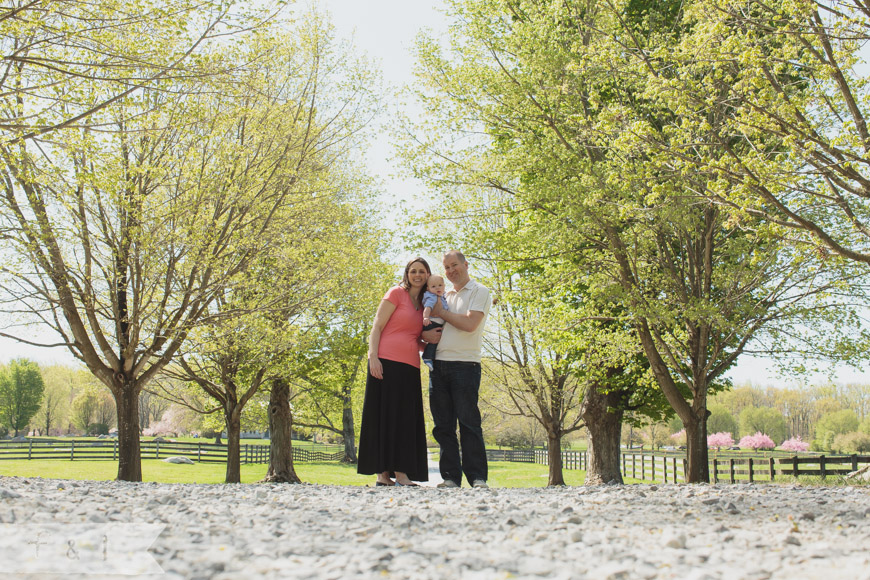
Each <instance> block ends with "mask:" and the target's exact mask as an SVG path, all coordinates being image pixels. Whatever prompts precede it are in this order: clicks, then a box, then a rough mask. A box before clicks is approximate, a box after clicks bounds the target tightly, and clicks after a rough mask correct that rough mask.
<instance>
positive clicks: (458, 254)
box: [441, 250, 468, 262]
mask: <svg viewBox="0 0 870 580" xmlns="http://www.w3.org/2000/svg"><path fill="white" fill-rule="evenodd" d="M450 255H453V256H456V258H457V259H459V261H460V262H467V261H468V260H466V259H465V254H463V253H462V252H460V251H459V250H448V251H446V252H444V258H446V257H447V256H450ZM444 258H441V259H442V260H443V259H444Z"/></svg>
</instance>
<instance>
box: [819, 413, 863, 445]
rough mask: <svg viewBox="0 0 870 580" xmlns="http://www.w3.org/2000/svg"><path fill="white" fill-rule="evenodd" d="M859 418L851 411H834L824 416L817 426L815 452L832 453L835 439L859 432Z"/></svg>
mask: <svg viewBox="0 0 870 580" xmlns="http://www.w3.org/2000/svg"><path fill="white" fill-rule="evenodd" d="M858 426H859V423H858V416H857V415H856V414H855V412H854V411H852V410H850V409H843V410H841V411H834V412H832V413H828V414H826V415H824V416H823V417H822V418H821V419H819V422H818V423H817V424H816V437H815V439H813V443H812V449H813V451H831V450H832V449H833V447H834V439H835V438H836V437H837V436H838V435H845V434H846V433H851V432H853V431H857V430H858Z"/></svg>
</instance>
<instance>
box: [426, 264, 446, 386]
mask: <svg viewBox="0 0 870 580" xmlns="http://www.w3.org/2000/svg"><path fill="white" fill-rule="evenodd" d="M439 298H440V299H441V307H442V308H443V309H444V310H447V299H446V298H445V297H444V278H442V277H441V276H439V275H437V274H432V275H431V276H429V281H428V282H426V292H424V293H423V330H431V329H433V328H440V327H442V326H444V319H443V318H434V317H432V316H431V315H432V307H433V306H435V303H436V302H437V301H438V299H439ZM436 348H438V345H436V344H427V345H426V348H425V349H423V362H424V363H426V366H427V367H429V370H432V369H433V368H434V363H433V361H434V360H435V349H436Z"/></svg>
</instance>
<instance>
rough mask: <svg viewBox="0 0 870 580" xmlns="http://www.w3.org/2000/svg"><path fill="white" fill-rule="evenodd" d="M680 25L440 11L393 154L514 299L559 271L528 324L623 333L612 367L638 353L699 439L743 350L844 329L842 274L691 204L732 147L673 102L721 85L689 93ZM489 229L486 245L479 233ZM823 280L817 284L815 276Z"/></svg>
mask: <svg viewBox="0 0 870 580" xmlns="http://www.w3.org/2000/svg"><path fill="white" fill-rule="evenodd" d="M694 6H695V4H694V3H691V4H686V3H682V2H665V3H653V2H631V3H629V4H625V3H604V4H602V3H597V4H594V7H593V6H592V5H588V6H586V5H584V6H583V8H582V9H581V7H580V6H579V5H577V4H576V3H573V2H561V1H555V0H551V1H544V2H537V3H529V2H523V3H518V4H517V3H505V2H503V1H500V0H453V1H452V2H449V5H448V13H449V14H450V15H451V16H452V17H453V19H454V25H453V27H452V28H451V33H450V47H449V49H445V48H443V44H444V43H443V42H442V40H441V39H428V38H421V39H420V41H419V42H418V54H419V61H420V68H419V78H420V88H419V90H418V97H419V99H420V101H421V102H422V104H423V106H424V107H425V108H426V110H427V112H428V113H429V119H430V120H431V121H432V124H433V125H434V129H433V127H431V126H424V125H423V124H422V123H421V124H419V125H418V130H417V131H416V132H415V138H416V139H417V141H418V144H417V146H414V143H409V147H408V149H407V152H406V154H407V157H408V163H409V165H411V166H412V167H413V168H414V169H415V171H416V173H417V175H420V176H422V177H425V178H428V179H429V181H430V183H432V184H433V185H435V186H437V187H440V188H441V189H442V190H443V191H444V194H445V197H446V198H448V199H449V198H464V199H477V200H480V201H479V202H478V203H473V202H472V203H465V204H463V203H461V202H457V203H456V204H455V205H456V206H458V207H463V205H464V209H466V210H470V211H466V212H455V211H449V212H446V213H447V215H450V216H451V218H455V216H457V215H461V216H465V217H464V219H463V220H462V221H461V223H460V224H458V225H459V226H460V227H462V228H465V229H470V230H471V232H472V234H471V236H472V237H474V235H478V236H479V237H480V238H481V239H482V240H483V241H484V242H491V243H493V245H494V242H495V240H496V239H498V238H499V237H501V241H503V243H502V244H500V245H498V246H497V248H498V249H499V250H500V252H501V253H503V254H506V255H507V259H508V262H507V263H508V264H509V265H510V267H511V268H512V269H513V270H514V273H516V274H517V275H518V280H520V281H521V282H522V281H523V280H524V279H526V278H532V279H534V278H536V277H538V276H539V272H541V271H543V272H548V271H554V270H555V271H559V270H561V273H562V275H561V279H558V278H554V277H553V276H547V277H546V280H547V282H543V283H537V284H536V283H534V282H533V283H532V286H533V287H535V288H538V289H544V291H539V292H538V293H537V296H536V298H537V299H538V300H539V301H538V302H537V306H539V307H540V308H546V309H547V310H549V309H554V310H557V311H558V313H556V314H554V315H553V317H554V319H555V320H559V321H560V322H561V323H562V326H561V328H563V329H564V328H566V327H567V328H570V332H573V334H574V335H575V336H579V337H582V338H586V337H587V336H588V335H595V334H596V332H598V331H597V330H595V329H594V325H592V324H580V323H577V322H575V321H578V320H579V321H588V320H589V318H590V316H594V315H590V313H589V311H590V310H593V311H594V310H598V312H597V315H599V316H601V317H602V318H611V319H613V324H612V325H610V326H611V328H614V329H615V330H616V332H623V333H625V335H628V334H630V333H631V332H634V333H635V334H636V337H635V339H634V343H635V344H634V345H632V347H630V348H628V349H624V352H626V353H632V354H633V353H634V352H637V351H636V350H634V349H637V348H638V346H642V348H643V354H644V355H645V356H646V358H647V362H648V366H649V368H650V370H651V372H652V375H653V376H654V377H655V380H656V383H657V386H658V387H659V389H660V390H661V392H662V393H663V394H664V395H666V396H667V400H668V402H669V403H670V405H671V406H672V407H673V409H674V411H675V412H676V413H677V414H678V415H679V416H680V417H681V418H682V420H683V422H684V423H685V424H686V425H687V427H697V425H698V424H699V422H700V420H701V417H702V416H703V415H704V414H705V413H706V409H705V408H704V405H705V401H706V398H707V396H708V395H710V394H713V393H715V392H717V391H720V390H723V389H725V388H727V387H728V382H727V381H726V380H724V379H723V376H724V373H725V372H726V371H727V370H728V368H730V367H731V366H732V365H733V364H734V363H735V361H736V360H737V358H738V357H739V356H740V355H741V354H742V353H743V352H744V351H745V350H746V349H747V347H748V346H749V345H750V344H752V345H758V346H760V347H762V348H763V349H764V350H767V351H768V352H779V353H782V352H783V351H784V350H788V349H789V348H791V344H788V345H787V346H786V347H785V348H781V347H780V345H783V344H787V341H785V340H783V337H785V336H789V337H790V336H793V335H794V334H795V333H794V329H795V327H796V326H798V327H800V328H812V329H818V328H823V327H824V328H826V329H827V330H832V329H833V330H836V331H837V332H840V331H841V330H843V329H845V328H855V327H856V325H857V324H858V320H857V318H856V317H855V316H854V315H853V310H852V309H851V308H848V307H845V308H839V309H829V308H825V306H830V305H831V303H832V302H836V301H837V299H836V298H832V296H836V295H835V294H834V292H835V290H836V289H837V288H838V283H839V281H840V280H842V279H843V277H842V276H841V274H844V275H845V276H855V274H856V273H855V272H847V271H842V270H841V271H838V270H837V267H838V266H839V264H835V263H834V261H829V260H822V259H820V257H819V256H817V255H815V254H814V253H812V252H803V251H802V250H801V249H800V248H798V247H795V246H792V245H790V244H789V243H787V242H786V240H785V239H784V237H783V235H782V233H783V232H782V230H780V229H778V228H777V227H769V224H766V223H765V222H763V221H762V220H760V219H759V218H758V217H757V216H755V215H752V214H745V213H741V212H737V211H733V210H732V208H731V207H729V206H728V205H727V204H722V203H718V202H717V201H715V200H711V199H709V198H705V197H704V196H703V195H702V193H703V192H705V191H706V190H707V188H708V187H709V183H710V182H711V181H716V180H717V179H720V177H721V175H711V174H709V173H707V172H705V171H703V170H701V169H699V167H707V166H709V165H712V164H718V163H720V162H721V163H723V164H726V163H727V162H728V161H729V160H730V159H732V157H733V155H734V152H733V151H734V150H735V149H739V150H741V151H742V149H743V148H744V146H743V144H742V143H741V141H740V140H739V139H738V138H735V139H734V140H733V141H725V142H722V141H719V140H718V139H716V137H717V135H715V134H713V132H714V128H715V127H718V126H719V125H720V124H721V123H725V122H727V121H728V120H729V118H728V115H729V113H730V109H729V107H728V106H727V104H726V105H723V106H721V107H711V106H709V101H708V100H703V97H702V99H701V100H699V101H697V102H689V101H687V100H686V99H682V98H681V94H680V93H679V92H678V91H675V90H674V85H677V84H680V83H684V82H692V81H691V80H689V79H692V80H693V79H695V78H696V77H695V72H696V71H697V72H698V74H699V75H702V80H701V81H700V82H701V83H702V86H701V89H703V90H704V91H707V92H706V93H704V97H707V96H715V94H716V90H717V89H716V83H717V82H719V81H720V80H721V79H719V78H715V79H709V81H710V82H707V81H708V78H707V76H703V75H711V76H712V75H715V74H716V71H715V69H714V70H712V71H711V70H710V67H709V66H708V65H705V62H706V59H705V58H701V59H699V58H698V57H697V55H703V54H704V49H702V48H699V47H697V46H696V47H695V50H694V51H693V52H691V53H690V52H689V51H685V52H682V51H681V49H682V48H683V46H684V45H683V43H684V42H687V38H689V37H692V38H696V37H695V36H694V35H695V32H696V30H697V29H700V28H703V26H702V25H701V24H699V22H703V21H702V20H701V19H700V18H698V19H697V20H696V17H697V16H698V15H699V14H700V13H701V12H703V11H700V12H698V13H695V12H691V10H692V9H693V8H694ZM690 12H691V13H690ZM720 20H721V19H720ZM665 23H667V24H665ZM678 57H679V58H680V59H684V60H678ZM733 62H739V60H735V61H733ZM680 66H685V68H684V69H683V68H679V67H680ZM728 70H729V71H730V69H728ZM683 71H685V74H683ZM720 74H724V73H720ZM714 81H715V82H714ZM692 88H696V87H692ZM751 88H752V87H746V90H747V91H749V92H751ZM799 91H800V89H799V88H798V89H795V92H796V93H799ZM696 113H697V117H696ZM696 120H697V121H698V123H697V124H696V123H695V121H696ZM702 120H703V122H702ZM687 123H688V124H687ZM768 141H769V142H765V140H764V139H761V140H760V141H759V143H758V144H757V146H756V150H757V151H760V152H762V153H760V154H759V155H766V154H767V153H768V152H769V151H770V150H771V148H772V147H774V146H775V145H776V139H775V138H774V137H769V139H768ZM699 144H700V145H699ZM696 162H697V163H696ZM690 166H691V169H687V168H688V167H690ZM722 172H723V173H725V172H727V169H723V170H722ZM499 220H500V222H501V223H500V224H499V229H496V230H493V229H492V228H487V225H489V222H491V221H499ZM469 222H471V223H469ZM444 225H445V224H443V223H440V224H439V226H444ZM500 229H504V230H506V231H508V232H509V233H510V235H509V236H505V235H501V233H500V231H499V230H500ZM487 230H489V231H495V232H497V233H495V234H488V233H487ZM472 247H475V248H476V249H477V248H480V247H481V246H480V245H478V246H472ZM483 247H485V248H487V249H488V247H487V246H486V245H485V244H484V245H483ZM479 254H480V255H482V256H487V257H488V256H493V259H495V260H498V259H499V257H498V256H497V255H494V254H493V253H492V252H491V251H490V252H488V253H487V252H484V251H480V252H479ZM521 264H528V265H529V267H528V268H527V269H526V270H523V269H522V266H521ZM826 269H830V271H832V272H834V273H833V274H831V275H830V276H827V275H819V272H820V271H824V270H826ZM554 279H555V280H556V281H557V282H558V284H554V283H553V280H554ZM572 279H573V280H572ZM571 281H573V282H574V283H575V286H574V289H575V292H573V293H572V286H571ZM577 288H579V289H580V291H576V289H577ZM583 289H585V291H584V290H583ZM554 295H555V296H556V297H557V298H556V299H554V298H553V297H554ZM572 296H573V298H575V299H574V300H573V301H572V300H571V298H572ZM560 301H564V302H565V303H567V304H568V305H571V304H573V305H574V306H578V305H585V306H587V310H586V311H585V312H584V311H583V310H582V309H581V308H577V310H576V311H575V312H571V311H570V310H569V309H568V308H567V307H563V305H562V304H560ZM529 303H532V304H534V299H531V298H530V300H529ZM566 314H567V316H566ZM819 320H825V321H826V322H827V323H828V324H829V326H825V324H822V323H821V322H818V321H819ZM814 321H815V322H814ZM601 326H607V325H601ZM590 327H593V328H592V329H590ZM566 334H567V332H566ZM603 334H604V333H603V332H602V335H603ZM582 338H581V339H582ZM638 339H639V340H638ZM821 342H822V341H820V340H819V341H814V342H813V341H810V342H809V344H811V345H814V344H818V343H821ZM834 342H836V340H834ZM611 343H613V344H619V345H620V346H625V345H627V344H629V341H623V340H620V339H618V338H617V339H613V340H612V341H611ZM768 345H769V346H768ZM774 345H775V346H774ZM560 348H561V349H563V350H561V352H560V354H563V355H564V354H567V351H565V350H564V349H565V348H566V347H565V346H564V344H563V345H560ZM802 354H803V353H802ZM597 366H598V368H602V369H603V368H606V365H597ZM649 406H650V407H653V406H654V405H649ZM689 444H690V447H691V448H692V450H694V448H695V447H698V453H697V454H696V453H690V467H691V466H701V467H699V468H698V469H700V471H698V473H699V477H703V475H700V474H701V472H702V471H703V472H705V471H706V467H703V466H705V465H706V460H705V458H704V457H703V454H704V453H705V450H706V448H705V447H704V448H701V446H700V445H698V439H697V438H693V439H692V440H691V441H690V442H689ZM693 477H694V476H693Z"/></svg>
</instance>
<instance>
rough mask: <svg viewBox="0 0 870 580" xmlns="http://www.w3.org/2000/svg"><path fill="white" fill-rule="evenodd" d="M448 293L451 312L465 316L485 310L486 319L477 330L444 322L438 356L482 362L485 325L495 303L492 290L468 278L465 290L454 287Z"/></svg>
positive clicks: (437, 357)
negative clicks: (462, 328)
mask: <svg viewBox="0 0 870 580" xmlns="http://www.w3.org/2000/svg"><path fill="white" fill-rule="evenodd" d="M446 296H447V306H448V307H449V310H450V312H456V313H457V314H462V315H465V314H467V313H468V312H469V311H471V310H475V311H477V312H483V320H481V321H480V324H479V325H478V326H477V328H476V329H475V330H474V332H466V331H464V330H459V329H458V328H456V327H455V326H453V325H452V324H450V323H447V324H445V325H444V331H443V333H442V334H441V342H439V343H438V350H437V351H436V352H435V359H436V360H444V361H463V362H476V363H479V362H480V351H481V349H482V348H483V327H484V326H485V325H486V318H487V316H489V307H490V305H491V304H492V300H491V299H490V297H489V289H488V288H487V287H486V286H484V285H483V284H480V283H478V282H475V281H474V280H469V281H468V283H467V284H466V285H465V286H464V287H463V288H462V290H460V291H458V292H457V291H456V290H451V291H450V292H448V293H447V294H446Z"/></svg>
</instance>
